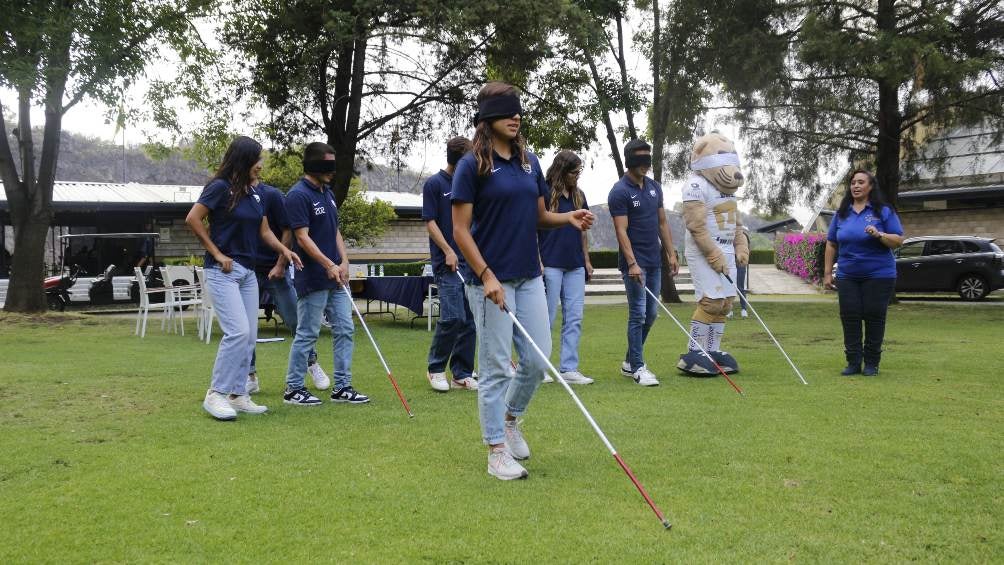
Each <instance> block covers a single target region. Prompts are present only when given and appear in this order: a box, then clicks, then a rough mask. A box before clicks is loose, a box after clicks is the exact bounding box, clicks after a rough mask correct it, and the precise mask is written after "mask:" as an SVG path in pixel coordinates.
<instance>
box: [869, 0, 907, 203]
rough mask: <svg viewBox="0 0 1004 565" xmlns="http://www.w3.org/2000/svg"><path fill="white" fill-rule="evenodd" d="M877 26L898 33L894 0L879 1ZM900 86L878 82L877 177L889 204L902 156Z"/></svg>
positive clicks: (893, 200)
mask: <svg viewBox="0 0 1004 565" xmlns="http://www.w3.org/2000/svg"><path fill="white" fill-rule="evenodd" d="M877 16H878V17H877V19H876V27H877V28H878V29H879V31H880V32H885V33H890V34H894V33H895V32H896V7H895V5H894V0H879V3H878V10H877ZM898 90H899V85H898V84H896V83H894V82H892V81H890V80H889V79H887V78H880V79H879V80H878V91H879V108H878V143H877V145H876V148H875V178H876V179H877V180H878V184H879V187H880V188H881V189H882V194H883V196H885V199H886V201H887V202H889V204H892V205H893V206H895V205H896V197H897V196H898V195H899V155H900V143H901V142H902V133H901V132H900V129H901V127H902V125H903V115H902V113H901V112H900V109H899V92H898Z"/></svg>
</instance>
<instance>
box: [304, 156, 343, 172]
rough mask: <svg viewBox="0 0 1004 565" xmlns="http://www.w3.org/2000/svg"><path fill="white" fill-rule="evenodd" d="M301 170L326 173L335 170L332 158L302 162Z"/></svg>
mask: <svg viewBox="0 0 1004 565" xmlns="http://www.w3.org/2000/svg"><path fill="white" fill-rule="evenodd" d="M303 172H305V173H318V174H327V173H333V172H335V160H334V159H311V160H310V161H304V162H303Z"/></svg>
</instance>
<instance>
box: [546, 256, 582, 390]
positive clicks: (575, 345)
mask: <svg viewBox="0 0 1004 565" xmlns="http://www.w3.org/2000/svg"><path fill="white" fill-rule="evenodd" d="M544 288H545V290H546V291H547V319H548V320H549V321H550V322H551V327H552V328H553V327H554V320H555V318H557V317H558V302H559V301H560V302H561V363H560V364H559V366H558V370H559V371H561V372H562V373H567V372H569V371H578V370H579V339H580V338H581V336H582V308H583V305H584V303H585V300H586V269H585V268H584V267H578V268H576V269H559V268H556V267H544Z"/></svg>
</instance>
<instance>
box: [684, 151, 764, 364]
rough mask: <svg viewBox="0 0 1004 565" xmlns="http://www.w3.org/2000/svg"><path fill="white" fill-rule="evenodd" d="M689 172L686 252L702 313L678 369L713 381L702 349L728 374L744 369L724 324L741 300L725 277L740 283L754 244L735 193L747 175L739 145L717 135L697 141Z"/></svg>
mask: <svg viewBox="0 0 1004 565" xmlns="http://www.w3.org/2000/svg"><path fill="white" fill-rule="evenodd" d="M690 169H691V173H690V176H689V177H688V178H687V180H686V181H685V182H684V184H683V217H684V219H685V220H686V222H687V236H686V246H685V248H684V253H685V255H686V257H687V265H688V266H689V267H690V276H691V279H692V280H693V283H694V293H695V295H696V298H697V308H696V309H695V310H694V315H693V317H692V319H691V321H690V341H689V342H688V343H689V346H688V351H687V353H685V354H683V355H681V356H680V361H679V363H677V367H678V368H679V369H680V370H682V371H684V372H685V373H688V374H690V375H694V376H708V377H710V376H715V375H717V374H718V370H717V369H716V368H715V365H714V364H713V363H711V362H710V361H709V360H708V358H707V357H705V356H704V354H703V353H701V348H704V350H705V351H707V352H708V353H710V354H711V356H712V357H713V358H714V360H715V363H717V364H718V366H720V367H721V368H722V369H723V370H724V371H725V372H726V373H735V372H737V371H738V370H739V364H738V363H736V360H735V359H733V358H732V356H731V355H729V354H728V353H725V352H724V351H722V350H721V344H722V335H724V334H725V319H726V316H727V315H728V313H729V312H730V311H731V310H732V300H733V299H734V298H735V297H736V289H735V287H733V286H732V283H730V282H729V281H728V279H726V278H725V276H724V275H728V276H729V277H730V278H731V279H732V280H733V281H735V280H736V265H737V264H738V265H746V264H747V263H748V262H749V244H748V243H747V240H746V238H745V237H739V236H740V234H741V233H742V229H743V227H742V223H741V221H740V219H739V210H738V209H737V207H736V190H737V189H738V188H739V187H740V186H742V184H743V175H742V173H741V172H739V155H737V154H736V148H735V145H734V144H733V143H732V141H731V140H729V139H728V138H727V137H725V136H723V135H722V134H720V133H718V132H711V133H709V134H708V135H704V136H702V137H700V138H698V139H697V140H696V141H695V142H694V150H693V152H692V153H691V155H690ZM698 344H699V345H700V347H698Z"/></svg>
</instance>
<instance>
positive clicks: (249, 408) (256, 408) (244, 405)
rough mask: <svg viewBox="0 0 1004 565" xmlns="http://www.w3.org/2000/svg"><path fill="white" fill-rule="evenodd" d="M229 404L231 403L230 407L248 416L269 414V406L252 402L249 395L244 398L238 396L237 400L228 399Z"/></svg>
mask: <svg viewBox="0 0 1004 565" xmlns="http://www.w3.org/2000/svg"><path fill="white" fill-rule="evenodd" d="M227 402H229V403H230V406H231V407H233V409H234V410H236V411H238V412H247V413H248V414H264V413H265V412H268V407H267V406H262V405H261V404H255V403H254V402H253V401H252V400H251V396H249V395H247V394H245V395H244V396H238V397H237V398H227Z"/></svg>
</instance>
